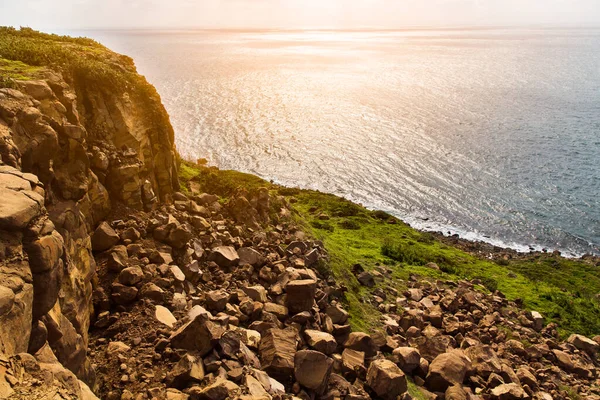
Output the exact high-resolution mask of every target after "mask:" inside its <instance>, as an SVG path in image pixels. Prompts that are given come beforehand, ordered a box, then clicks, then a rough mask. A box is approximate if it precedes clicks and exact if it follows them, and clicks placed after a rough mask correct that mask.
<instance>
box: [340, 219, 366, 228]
mask: <svg viewBox="0 0 600 400" xmlns="http://www.w3.org/2000/svg"><path fill="white" fill-rule="evenodd" d="M338 225H339V226H340V227H341V228H343V229H350V230H359V229H360V228H361V226H360V223H358V222H357V221H354V220H352V219H345V220H343V221H341V222H340V223H339V224H338Z"/></svg>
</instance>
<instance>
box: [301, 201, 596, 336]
mask: <svg viewBox="0 0 600 400" xmlns="http://www.w3.org/2000/svg"><path fill="white" fill-rule="evenodd" d="M294 197H295V198H296V199H297V200H298V202H297V203H296V204H295V205H294V206H295V209H296V210H297V212H298V218H299V220H300V221H304V222H305V226H306V227H307V229H309V230H310V231H311V232H312V233H313V234H314V235H315V236H316V237H318V238H319V239H321V240H323V242H324V243H325V247H326V248H327V250H328V251H329V254H330V256H331V263H330V264H331V265H330V266H331V270H332V272H333V274H334V275H335V276H336V278H338V280H340V281H341V282H342V283H344V284H346V285H347V286H348V287H349V289H350V290H349V292H348V296H347V300H348V306H349V312H350V314H351V316H352V324H353V325H354V327H356V328H358V329H364V328H371V329H373V327H374V326H375V325H376V320H377V316H378V313H377V311H376V310H375V309H374V307H372V306H371V305H370V304H368V303H367V302H364V301H362V299H365V298H368V293H369V290H368V289H366V288H364V287H362V286H360V285H359V284H358V283H357V282H356V279H355V278H354V276H353V275H352V274H351V272H350V269H351V267H352V265H354V264H356V263H360V264H361V265H363V267H365V268H366V269H373V268H375V267H376V265H377V264H379V265H388V266H391V268H392V270H393V277H394V278H396V280H397V281H396V282H395V283H393V284H394V285H395V286H396V287H401V286H402V283H401V282H400V280H406V279H407V278H408V276H409V275H410V274H418V275H421V276H423V277H425V278H427V277H429V278H434V279H437V278H443V279H450V280H456V279H462V278H468V279H479V280H481V282H482V284H483V286H484V287H485V288H486V289H487V290H490V291H494V290H496V289H498V290H500V291H502V292H503V293H504V294H505V295H506V296H507V298H508V299H511V300H516V299H521V300H522V301H523V304H524V306H525V307H526V308H528V309H531V310H536V311H539V312H541V313H542V315H544V316H545V317H546V319H547V322H550V321H554V322H556V323H557V324H558V325H559V330H560V332H561V334H562V335H563V336H564V335H567V334H569V333H572V332H577V333H581V334H585V335H588V336H593V335H596V334H599V333H600V305H599V303H598V299H597V297H596V295H597V294H598V293H599V292H600V277H599V276H598V267H596V266H594V265H592V264H591V263H587V262H584V261H581V260H571V259H564V258H560V257H556V256H552V255H537V256H535V257H533V256H532V257H529V258H527V259H522V260H516V261H510V262H507V263H504V264H506V265H499V264H498V263H495V262H493V261H490V260H483V259H480V258H478V257H475V256H473V255H471V254H468V253H465V252H463V251H462V250H459V249H457V248H454V247H450V246H447V245H445V244H443V243H441V242H440V241H438V240H436V239H435V238H434V237H433V236H432V235H430V234H428V233H424V232H419V231H416V230H414V229H412V228H410V227H409V226H408V225H406V224H404V223H402V222H401V221H399V220H396V219H394V218H390V217H389V216H386V215H385V214H382V213H381V212H371V211H369V210H367V209H364V208H362V207H360V206H357V205H355V204H353V203H350V202H348V201H347V200H344V199H341V198H339V197H336V196H333V195H329V194H324V193H319V192H313V191H300V192H298V193H297V194H295V196H294ZM311 210H312V212H311ZM321 213H325V214H328V215H329V216H330V219H329V220H327V221H321V220H320V219H319V218H318V216H319V215H320V214H321ZM348 219H350V220H353V221H354V222H355V225H359V226H360V228H358V229H350V230H349V229H340V228H339V227H338V226H339V225H340V224H343V223H347V222H345V221H347V220H348ZM324 222H326V223H327V227H323V226H321V225H323V223H324ZM390 222H392V223H390ZM330 227H334V229H331V228H330ZM430 262H434V263H436V264H437V265H438V266H439V267H440V269H441V271H437V270H433V269H430V268H427V267H426V264H428V263H430Z"/></svg>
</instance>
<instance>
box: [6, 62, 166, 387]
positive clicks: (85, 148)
mask: <svg viewBox="0 0 600 400" xmlns="http://www.w3.org/2000/svg"><path fill="white" fill-rule="evenodd" d="M122 68H125V69H130V70H131V68H133V67H132V65H128V64H125V65H124V66H123V67H122ZM63 74H64V75H63ZM63 74H61V73H59V72H56V71H54V70H50V69H44V70H43V71H41V72H40V73H39V74H38V77H39V79H35V80H25V81H16V82H15V83H14V85H12V86H13V87H12V88H2V89H0V354H3V355H4V356H5V357H11V356H14V355H17V354H19V353H25V352H29V353H30V354H37V353H38V352H41V353H46V354H47V352H48V351H47V350H46V349H47V347H48V346H49V347H50V348H51V349H52V350H53V353H54V355H55V357H56V359H57V361H58V362H60V364H62V366H64V367H65V368H67V369H68V370H70V371H72V372H73V373H75V374H76V376H77V377H78V378H79V379H81V380H83V381H84V382H86V383H88V384H93V382H94V371H93V369H92V368H91V367H90V364H89V361H88V359H87V357H86V351H87V345H88V329H89V325H90V315H91V313H92V288H93V285H94V279H95V261H94V257H93V255H92V243H91V239H90V233H91V232H92V231H93V230H94V229H95V228H96V226H97V225H98V223H99V222H100V221H101V220H102V219H103V218H105V217H106V215H107V214H108V213H109V212H110V211H111V208H113V207H114V206H115V205H116V204H118V203H122V204H124V205H125V206H128V207H130V208H134V209H140V210H141V209H146V210H151V209H153V208H154V207H155V205H156V204H157V203H158V201H160V200H163V201H164V200H169V199H170V196H171V194H172V193H173V189H174V188H176V187H177V186H178V182H177V166H176V153H175V149H174V144H173V130H172V128H171V126H170V124H169V123H168V116H167V114H166V112H165V110H164V108H162V106H161V105H160V99H159V98H158V95H156V93H155V92H154V90H153V88H151V87H150V85H149V84H147V83H145V81H144V80H140V81H142V82H143V83H144V84H142V85H138V86H132V87H129V88H125V90H124V91H123V93H121V94H118V93H115V92H111V91H110V90H109V89H108V88H107V87H103V86H102V85H98V84H94V82H93V81H92V82H87V81H86V80H85V79H84V78H82V77H80V76H77V75H76V74H73V75H70V74H69V72H68V71H63ZM88 83H89V84H88ZM144 85H147V87H145V86H144ZM142 98H144V99H143V100H141V99H142ZM51 353H52V352H51ZM46 358H47V357H46ZM0 372H1V371H0ZM0 397H1V396H0Z"/></svg>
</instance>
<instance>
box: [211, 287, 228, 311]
mask: <svg viewBox="0 0 600 400" xmlns="http://www.w3.org/2000/svg"><path fill="white" fill-rule="evenodd" d="M228 301H229V294H228V293H227V292H226V291H224V290H213V291H210V292H208V293H206V308H207V309H209V310H213V311H223V310H225V306H226V305H227V302H228Z"/></svg>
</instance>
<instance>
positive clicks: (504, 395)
mask: <svg viewBox="0 0 600 400" xmlns="http://www.w3.org/2000/svg"><path fill="white" fill-rule="evenodd" d="M491 394H492V399H495V400H521V399H528V398H529V395H528V394H527V393H526V392H525V390H523V388H522V387H521V386H520V385H518V384H516V383H505V384H502V385H499V386H496V387H495V388H493V389H492V393H491Z"/></svg>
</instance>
